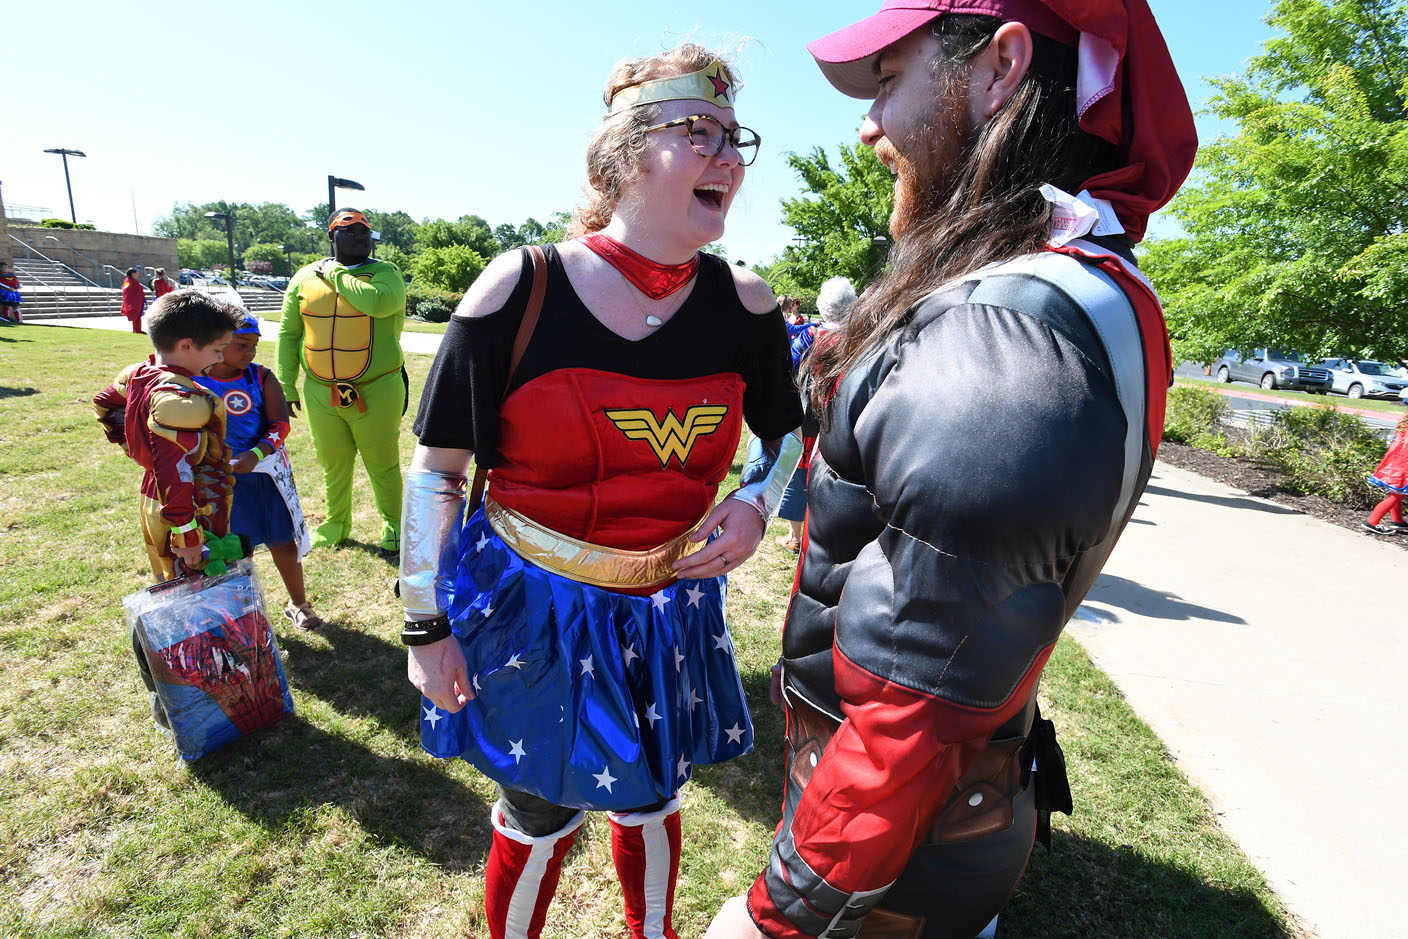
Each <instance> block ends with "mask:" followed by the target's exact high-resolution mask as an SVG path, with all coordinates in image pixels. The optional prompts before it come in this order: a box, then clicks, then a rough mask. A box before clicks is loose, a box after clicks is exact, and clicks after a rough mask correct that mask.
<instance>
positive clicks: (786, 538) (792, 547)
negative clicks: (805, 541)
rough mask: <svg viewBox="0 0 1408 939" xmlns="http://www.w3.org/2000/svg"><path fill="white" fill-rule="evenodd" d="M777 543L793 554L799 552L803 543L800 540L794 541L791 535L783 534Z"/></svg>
mask: <svg viewBox="0 0 1408 939" xmlns="http://www.w3.org/2000/svg"><path fill="white" fill-rule="evenodd" d="M777 543H778V544H779V545H781V546H782V547H784V548H786V549H787V550H788V551H791V552H792V553H793V554H797V553H798V552H800V551H801V550H802V543H801V542H800V541H793V540H792V536H791V535H783V536H782V537H780V538H778V539H777Z"/></svg>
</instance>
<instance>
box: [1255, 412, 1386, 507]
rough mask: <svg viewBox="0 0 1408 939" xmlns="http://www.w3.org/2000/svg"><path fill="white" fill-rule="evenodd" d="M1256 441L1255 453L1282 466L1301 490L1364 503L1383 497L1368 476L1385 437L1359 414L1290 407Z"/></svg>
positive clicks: (1381, 450) (1332, 498) (1278, 466)
mask: <svg viewBox="0 0 1408 939" xmlns="http://www.w3.org/2000/svg"><path fill="white" fill-rule="evenodd" d="M1251 440H1252V443H1251V449H1252V454H1251V455H1252V456H1253V457H1254V458H1256V459H1261V460H1265V461H1266V462H1268V463H1271V464H1272V465H1273V466H1275V467H1276V468H1278V469H1279V470H1281V472H1282V473H1284V474H1285V475H1286V481H1287V483H1288V484H1290V485H1291V486H1292V487H1293V488H1295V489H1298V490H1300V491H1301V492H1311V493H1317V494H1319V495H1322V496H1324V497H1325V498H1327V499H1330V500H1331V501H1333V502H1342V503H1345V504H1347V505H1352V506H1357V507H1360V508H1367V507H1368V506H1370V505H1372V504H1373V503H1374V502H1376V501H1378V499H1377V497H1376V496H1375V494H1374V491H1373V490H1371V489H1370V488H1369V486H1368V485H1367V484H1366V483H1365V479H1366V478H1367V477H1368V475H1369V474H1370V473H1371V472H1373V470H1374V467H1375V466H1377V465H1378V463H1379V460H1380V459H1381V458H1382V457H1383V454H1384V446H1385V444H1384V440H1383V438H1381V437H1380V436H1379V435H1378V434H1376V433H1374V431H1372V430H1370V429H1369V428H1368V427H1366V426H1365V425H1364V423H1363V422H1362V421H1361V420H1359V418H1357V417H1355V416H1354V415H1353V414H1344V413H1341V412H1339V411H1336V410H1335V409H1334V408H1331V407H1298V408H1287V409H1286V410H1284V411H1277V412H1276V413H1275V415H1274V416H1273V418H1272V423H1271V426H1270V427H1269V428H1267V429H1266V430H1263V431H1261V432H1259V433H1256V434H1254V435H1252V438H1251Z"/></svg>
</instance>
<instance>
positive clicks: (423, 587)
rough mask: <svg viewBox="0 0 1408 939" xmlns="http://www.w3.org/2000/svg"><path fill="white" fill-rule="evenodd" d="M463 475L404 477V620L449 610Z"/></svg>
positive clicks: (414, 474)
mask: <svg viewBox="0 0 1408 939" xmlns="http://www.w3.org/2000/svg"><path fill="white" fill-rule="evenodd" d="M464 486H465V478H464V476H463V474H457V475H449V474H446V473H432V472H427V471H424V470H421V471H416V472H410V473H407V474H406V495H405V499H404V501H403V502H402V505H401V605H402V606H404V607H405V609H406V618H407V619H416V620H419V619H431V618H433V617H436V616H439V615H440V614H441V613H444V612H446V611H447V610H449V608H450V594H451V590H452V588H453V587H454V582H455V566H456V565H457V564H458V563H459V553H460V550H459V549H460V527H461V526H462V525H463V524H464Z"/></svg>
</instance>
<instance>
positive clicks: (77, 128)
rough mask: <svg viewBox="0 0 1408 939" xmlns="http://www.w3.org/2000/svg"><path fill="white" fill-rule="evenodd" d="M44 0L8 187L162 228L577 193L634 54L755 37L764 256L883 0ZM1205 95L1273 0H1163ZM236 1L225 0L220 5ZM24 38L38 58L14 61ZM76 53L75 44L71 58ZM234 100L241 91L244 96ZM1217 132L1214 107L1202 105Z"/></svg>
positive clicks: (837, 121) (9, 192)
mask: <svg viewBox="0 0 1408 939" xmlns="http://www.w3.org/2000/svg"><path fill="white" fill-rule="evenodd" d="M220 6H221V7H222V10H221V11H220V12H217V11H216V10H215V9H214V7H215V5H213V4H210V5H207V4H204V3H199V2H197V3H168V2H149V3H143V4H136V5H129V6H125V7H124V6H121V5H119V6H113V5H111V4H97V3H92V2H89V0H79V2H68V3H58V2H53V0H26V2H23V3H15V4H11V5H9V8H8V9H7V11H6V14H5V18H4V38H5V45H6V47H7V50H8V53H7V59H9V60H10V61H11V62H13V63H14V65H13V69H12V74H13V75H14V76H15V77H16V79H17V80H16V81H12V83H11V84H10V88H9V91H10V95H9V99H10V100H9V102H8V104H7V107H6V112H7V120H6V121H5V123H6V129H5V130H4V131H3V132H0V182H3V187H4V189H3V195H4V199H5V202H6V204H10V203H17V204H25V205H37V206H42V207H47V208H49V209H52V210H53V214H54V215H56V216H59V217H61V218H67V217H68V197H67V196H66V194H65V191H64V178H63V168H62V166H61V165H60V160H59V158H58V157H57V156H51V155H49V154H45V153H43V152H42V151H43V150H44V149H45V148H47V147H67V148H71V149H78V150H83V151H84V152H86V153H87V155H88V156H87V158H86V159H76V158H73V159H70V161H69V162H70V170H71V172H72V174H73V197H74V201H75V203H76V205H77V210H78V217H79V220H80V221H84V220H91V221H93V222H95V223H97V225H98V227H99V228H103V229H108V230H114V231H129V232H130V231H133V229H134V225H133V214H134V213H133V204H134V201H135V209H136V212H135V214H136V225H137V228H138V229H139V230H140V231H141V232H142V233H144V234H145V233H148V232H149V230H150V226H151V224H152V222H153V221H154V220H155V219H157V218H158V217H160V216H162V215H165V214H168V213H169V212H170V210H171V207H172V205H173V204H174V203H176V202H194V203H201V202H207V201H213V200H217V199H228V200H231V201H237V202H265V201H269V202H286V203H288V204H289V205H291V206H293V207H294V208H295V209H297V210H298V211H300V212H302V211H304V210H306V209H308V208H309V207H311V206H313V205H315V204H317V203H319V202H322V201H324V199H325V198H326V177H327V175H328V174H329V173H332V174H334V175H338V176H343V177H347V178H350V179H355V180H358V181H359V182H361V183H363V184H364V185H365V186H366V188H367V191H366V192H365V193H344V194H342V195H340V197H339V200H340V201H345V203H346V204H351V205H357V206H359V207H366V208H377V209H388V210H389V209H402V210H404V211H406V212H409V213H410V214H411V215H412V216H414V217H416V218H425V217H444V218H452V219H453V218H457V217H459V216H460V215H463V214H467V213H472V214H475V215H480V216H482V217H483V218H485V219H486V220H488V222H489V223H490V224H491V225H498V224H500V223H502V222H511V223H513V224H518V223H519V222H522V221H523V220H524V219H525V218H527V217H529V216H533V217H536V218H538V219H539V220H545V219H546V218H547V217H548V216H550V215H551V214H552V213H553V212H554V211H557V210H568V209H570V208H572V206H573V205H575V204H576V202H577V201H578V198H579V194H580V192H581V187H582V183H583V181H584V170H583V157H582V154H583V150H584V146H585V143H586V140H587V138H588V136H589V135H590V132H591V129H592V127H593V126H594V125H595V123H596V122H597V121H598V120H599V119H600V116H601V113H602V111H603V106H602V104H601V88H602V84H603V83H604V81H605V78H606V74H607V72H608V71H609V70H610V68H611V66H612V64H614V63H615V62H616V61H617V60H618V59H621V58H623V57H626V56H632V55H643V54H649V53H651V52H655V51H658V50H659V49H661V48H664V47H668V46H670V45H673V44H674V43H675V42H677V41H680V40H682V39H692V40H694V41H698V42H702V43H704V44H705V45H713V46H716V47H723V48H735V49H736V50H737V55H736V63H737V65H738V67H739V70H740V72H741V74H742V76H743V80H744V83H745V86H746V87H745V88H744V90H743V92H742V94H741V96H740V99H739V105H738V112H737V113H738V117H739V120H740V121H741V122H742V123H744V124H747V125H748V126H750V127H752V128H754V129H755V130H757V131H758V132H759V133H760V134H761V135H762V137H763V151H762V154H761V156H760V157H759V158H758V161H757V163H755V164H754V165H753V166H752V167H751V168H750V169H749V170H748V175H747V178H746V180H745V182H744V185H743V188H742V190H741V192H740V193H739V196H738V198H737V199H736V200H735V201H734V203H733V208H732V211H731V213H730V217H729V222H728V232H727V234H726V235H725V237H724V239H723V243H724V245H725V247H726V249H727V250H728V253H729V255H730V257H732V258H733V259H735V260H737V259H743V260H746V261H748V262H749V263H750V264H751V263H758V262H763V261H766V260H767V259H768V258H770V257H771V256H772V255H774V254H776V253H777V252H779V251H780V250H781V249H782V248H783V247H785V246H786V245H787V243H788V240H789V238H790V237H791V231H790V230H789V229H788V228H786V227H785V226H784V225H783V224H782V223H781V220H780V219H781V213H780V209H779V207H778V201H779V200H780V199H782V198H784V197H787V196H793V195H796V193H797V186H798V184H797V181H796V179H795V177H794V176H793V174H792V172H791V170H789V169H788V167H787V166H786V164H785V163H784V162H783V154H784V153H786V152H787V151H797V152H805V151H808V150H810V149H812V148H813V147H815V146H822V147H825V148H826V149H827V150H829V151H831V152H832V153H834V152H835V147H836V145H837V144H838V143H841V142H847V143H849V142H852V141H854V139H855V133H856V129H857V128H858V127H859V124H860V118H861V115H862V114H863V113H864V110H865V107H866V105H865V104H864V103H863V102H860V101H856V100H853V99H850V98H845V97H843V96H842V95H841V94H840V93H838V92H836V91H834V90H833V89H832V88H831V86H830V85H828V84H827V83H826V82H825V81H824V80H823V79H822V77H821V74H820V73H819V72H818V71H817V69H816V67H815V65H814V64H813V62H812V60H811V57H810V56H809V55H807V52H806V50H805V48H804V47H805V44H806V43H807V42H808V41H810V40H812V39H815V38H817V37H818V36H821V35H823V34H825V33H827V32H830V31H831V30H833V29H836V28H839V27H840V26H844V25H846V24H848V23H850V22H852V21H854V20H856V19H858V18H860V17H861V16H864V15H867V14H869V13H870V12H872V11H873V10H875V9H878V7H879V0H868V2H842V0H810V2H806V3H799V2H786V3H785V2H775V0H750V2H745V3H729V4H701V3H688V4H686V3H679V2H674V0H617V2H608V3H581V2H565V0H544V2H540V3H524V2H516V3H515V2H510V3H497V4H485V3H479V2H472V3H467V2H455V3H450V2H445V3H421V2H414V0H406V2H402V3H399V4H393V3H375V4H373V3H360V2H358V3H345V4H341V5H331V4H323V3H304V2H296V0H285V2H281V3H273V2H267V0H252V2H246V3H243V4H230V5H228V6H227V5H224V4H222V5H220ZM1153 8H1154V12H1155V14H1156V16H1158V17H1159V20H1160V24H1161V26H1162V27H1163V30H1164V33H1165V35H1166V37H1167V38H1168V41H1169V46H1170V49H1171V50H1172V53H1173V58H1174V62H1175V64H1176V65H1177V66H1178V69H1179V73H1180V75H1181V77H1182V79H1183V82H1184V85H1185V87H1186V88H1187V89H1188V92H1189V96H1190V99H1191V100H1192V101H1193V103H1194V107H1195V109H1196V108H1197V107H1198V106H1199V105H1200V104H1201V102H1202V101H1203V100H1204V98H1206V96H1207V92H1208V89H1207V85H1206V84H1205V83H1204V82H1203V81H1202V80H1201V79H1202V78H1203V77H1205V76H1217V75H1228V74H1235V73H1237V72H1239V71H1241V69H1242V68H1243V67H1244V65H1245V64H1246V61H1247V59H1248V58H1249V57H1251V56H1252V55H1255V54H1256V53H1257V52H1258V51H1259V49H1260V47H1261V44H1262V43H1263V42H1264V41H1265V40H1266V39H1267V38H1269V36H1270V35H1271V33H1270V30H1269V29H1268V28H1267V27H1266V26H1265V25H1264V23H1263V22H1262V20H1263V18H1264V17H1265V15H1266V13H1267V11H1268V10H1269V9H1270V3H1269V0H1221V2H1217V3H1213V2H1208V0H1153ZM225 11H229V12H225ZM16 53H32V54H33V55H34V58H33V60H31V61H23V62H16V61H15V54H16ZM65 63H69V64H68V65H67V66H66V65H65ZM230 115H235V117H234V119H231V118H230ZM1199 126H1200V130H1201V132H1202V136H1203V137H1204V139H1208V138H1209V137H1210V136H1211V135H1212V134H1213V133H1214V132H1215V131H1216V128H1215V126H1214V125H1213V124H1212V123H1210V122H1209V121H1207V120H1206V119H1200V122H1199Z"/></svg>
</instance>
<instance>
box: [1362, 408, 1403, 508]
mask: <svg viewBox="0 0 1408 939" xmlns="http://www.w3.org/2000/svg"><path fill="white" fill-rule="evenodd" d="M1404 404H1405V405H1408V401H1404ZM1369 484H1370V485H1372V486H1377V487H1378V488H1380V489H1382V490H1384V491H1385V492H1386V493H1388V495H1387V496H1385V497H1384V500H1383V501H1382V502H1380V503H1379V504H1378V505H1376V506H1374V510H1373V511H1372V512H1370V513H1369V518H1368V519H1366V520H1365V521H1364V522H1363V523H1362V524H1363V526H1364V529H1365V530H1366V531H1371V532H1373V533H1374V534H1376V535H1403V534H1408V524H1404V521H1403V497H1404V495H1408V415H1404V417H1403V419H1402V420H1400V421H1399V422H1398V426H1397V427H1396V428H1394V431H1393V440H1392V441H1390V442H1389V445H1388V452H1387V453H1385V454H1384V458H1383V459H1382V460H1380V461H1379V465H1378V467H1377V468H1376V469H1375V470H1374V472H1373V473H1372V474H1370V476H1369ZM1385 515H1389V516H1391V517H1392V519H1393V521H1391V522H1385V521H1384V516H1385Z"/></svg>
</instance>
